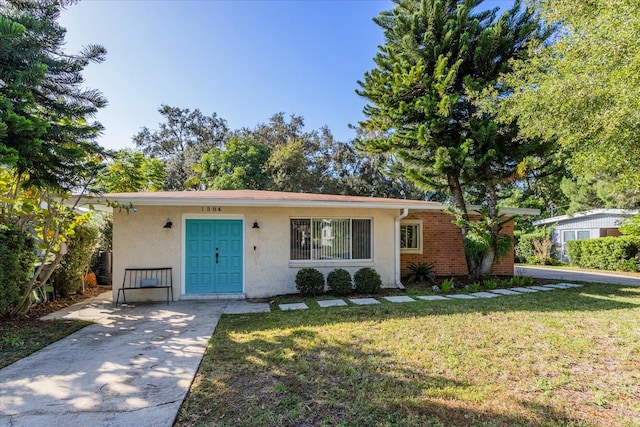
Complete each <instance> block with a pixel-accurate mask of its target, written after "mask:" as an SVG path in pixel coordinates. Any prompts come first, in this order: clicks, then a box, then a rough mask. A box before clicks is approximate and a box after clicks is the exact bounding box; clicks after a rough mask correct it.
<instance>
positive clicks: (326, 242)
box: [289, 218, 372, 261]
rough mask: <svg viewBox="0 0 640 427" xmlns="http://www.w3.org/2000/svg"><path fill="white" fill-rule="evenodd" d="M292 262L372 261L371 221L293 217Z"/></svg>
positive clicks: (291, 233)
mask: <svg viewBox="0 0 640 427" xmlns="http://www.w3.org/2000/svg"><path fill="white" fill-rule="evenodd" d="M290 229H291V232H290V237H289V239H290V247H291V255H290V259H291V260H292V261H297V260H309V261H316V260H317V261H320V260H325V261H326V260H371V243H372V239H371V234H372V233H371V219H360V218H292V219H291V221H290Z"/></svg>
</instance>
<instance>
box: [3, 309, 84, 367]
mask: <svg viewBox="0 0 640 427" xmlns="http://www.w3.org/2000/svg"><path fill="white" fill-rule="evenodd" d="M90 324H91V322H87V321H84V320H49V321H41V320H37V319H32V318H27V319H2V322H1V323H0V368H4V367H5V366H7V365H10V364H11V363H13V362H16V361H18V360H20V359H22V358H23V357H26V356H28V355H30V354H31V353H33V352H35V351H38V350H40V349H41V348H43V347H46V346H48V345H49V344H51V343H53V342H55V341H58V340H59V339H61V338H64V337H66V336H67V335H69V334H72V333H74V332H75V331H77V330H79V329H82V328H84V327H85V326H87V325H90Z"/></svg>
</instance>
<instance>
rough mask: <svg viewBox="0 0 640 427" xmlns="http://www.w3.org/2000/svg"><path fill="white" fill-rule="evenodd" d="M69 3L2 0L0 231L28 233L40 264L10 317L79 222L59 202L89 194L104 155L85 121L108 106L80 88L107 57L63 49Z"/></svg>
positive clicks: (98, 50) (94, 49) (100, 51)
mask: <svg viewBox="0 0 640 427" xmlns="http://www.w3.org/2000/svg"><path fill="white" fill-rule="evenodd" d="M71 3H73V1H70V0H69V1H68V0H41V1H23V0H2V1H0V225H2V226H3V227H7V228H8V229H11V230H17V231H16V232H18V233H26V234H30V235H32V236H33V237H34V238H35V240H36V242H37V244H36V247H37V250H38V254H37V261H39V262H38V263H37V264H36V265H26V264H25V265H23V266H22V268H23V269H24V271H25V272H28V276H29V280H28V281H27V283H25V284H24V286H22V285H21V286H20V295H19V297H18V299H17V300H16V301H14V303H12V306H11V309H10V314H12V315H20V314H24V313H26V312H27V311H28V309H29V307H30V305H31V301H30V298H29V295H30V294H31V292H32V291H34V290H36V289H38V288H39V287H40V286H42V285H43V284H44V283H45V282H46V280H47V279H48V278H49V276H50V274H51V272H52V271H53V269H54V268H55V267H56V266H57V265H58V264H59V262H60V261H61V259H62V257H63V255H64V247H65V244H66V242H67V241H68V239H69V238H70V237H71V236H72V235H73V230H74V227H75V226H76V225H77V224H78V223H79V222H80V221H82V218H83V216H80V215H78V214H77V213H76V212H75V210H74V207H75V205H73V203H72V205H73V206H68V205H67V204H65V203H63V202H62V201H66V200H65V199H67V198H68V193H69V190H71V189H74V190H80V191H83V190H85V189H86V188H87V186H88V185H89V184H90V183H91V182H92V181H93V180H94V179H95V176H96V175H97V173H98V171H99V169H100V161H101V159H102V156H103V154H104V150H103V148H102V147H100V146H99V145H98V144H97V143H96V142H95V137H96V136H97V135H98V134H99V132H100V130H101V129H102V126H101V125H100V124H99V123H97V122H91V121H90V120H91V119H92V117H93V116H94V115H95V113H96V112H97V110H98V109H99V108H101V107H103V106H104V105H105V104H106V100H105V99H104V98H103V96H102V95H101V94H100V92H98V91H96V90H93V89H86V88H83V87H82V82H83V79H82V71H83V69H84V68H85V67H86V66H87V65H88V64H89V63H92V62H95V63H99V62H102V61H103V60H104V57H105V54H106V51H105V49H104V48H103V47H102V46H98V45H88V46H86V47H85V48H84V49H83V50H82V51H81V52H79V53H77V54H69V53H67V52H65V51H64V49H63V48H64V44H65V42H64V37H65V32H66V30H65V29H64V28H63V27H61V26H60V25H59V24H58V23H57V19H58V17H59V16H60V11H61V9H62V8H63V7H66V6H67V5H70V4H71ZM27 264H32V261H28V262H27Z"/></svg>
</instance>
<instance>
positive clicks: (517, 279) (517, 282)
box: [511, 276, 533, 286]
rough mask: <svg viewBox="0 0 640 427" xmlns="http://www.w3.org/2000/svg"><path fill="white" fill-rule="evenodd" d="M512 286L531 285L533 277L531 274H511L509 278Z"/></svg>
mask: <svg viewBox="0 0 640 427" xmlns="http://www.w3.org/2000/svg"><path fill="white" fill-rule="evenodd" d="M511 284H512V285H513V286H531V285H533V277H531V276H513V277H512V278H511Z"/></svg>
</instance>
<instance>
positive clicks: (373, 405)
mask: <svg viewBox="0 0 640 427" xmlns="http://www.w3.org/2000/svg"><path fill="white" fill-rule="evenodd" d="M311 307H312V308H310V309H309V310H306V311H297V312H281V311H274V312H272V313H265V314H254V315H243V316H223V318H222V319H221V321H220V323H219V325H218V327H217V329H216V332H215V334H214V336H213V338H212V340H211V343H210V347H209V349H208V351H207V354H206V356H205V358H204V360H203V362H202V365H201V367H200V371H199V374H198V375H197V377H196V380H195V381H194V384H193V385H192V388H191V391H190V393H189V395H188V397H187V399H186V400H185V402H184V404H183V407H182V409H181V411H180V414H179V416H178V420H177V421H176V426H179V427H185V426H203V425H207V426H210V425H220V426H316V425H317V426H322V425H326V426H336V425H341V426H376V425H378V426H396V425H401V426H425V425H434V426H440V425H442V426H474V425H475V426H517V425H531V426H566V425H574V426H591V425H597V426H639V425H640V288H631V287H620V286H614V285H593V284H591V285H585V286H584V287H583V288H578V289H571V290H556V291H552V292H538V293H535V294H528V295H521V296H508V297H500V298H493V299H490V300H480V299H478V300H470V301H469V300H467V301H445V302H427V301H420V302H414V303H404V304H392V303H386V302H385V303H382V304H379V305H377V306H364V307H356V306H349V307H334V308H328V309H320V308H318V307H317V305H314V306H311Z"/></svg>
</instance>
